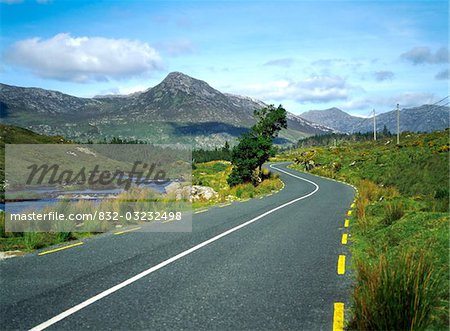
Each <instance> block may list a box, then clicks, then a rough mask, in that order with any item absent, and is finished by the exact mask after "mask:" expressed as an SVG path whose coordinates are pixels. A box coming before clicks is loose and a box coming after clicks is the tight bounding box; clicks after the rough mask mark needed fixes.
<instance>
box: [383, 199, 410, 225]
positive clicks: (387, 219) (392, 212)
mask: <svg viewBox="0 0 450 331" xmlns="http://www.w3.org/2000/svg"><path fill="white" fill-rule="evenodd" d="M403 215H405V210H404V207H403V203H401V202H398V201H392V202H388V203H387V204H386V205H385V206H384V218H383V223H384V224H385V225H391V224H392V223H394V222H395V221H397V220H399V219H401V218H402V217H403Z"/></svg>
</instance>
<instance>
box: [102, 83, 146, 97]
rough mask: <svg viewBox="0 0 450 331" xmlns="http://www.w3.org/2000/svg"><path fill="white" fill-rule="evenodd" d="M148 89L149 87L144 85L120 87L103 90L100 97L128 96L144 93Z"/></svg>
mask: <svg viewBox="0 0 450 331" xmlns="http://www.w3.org/2000/svg"><path fill="white" fill-rule="evenodd" d="M148 88H149V87H148V86H144V85H134V86H119V87H112V88H109V89H106V90H102V91H100V92H99V93H98V95H128V94H132V93H136V92H144V91H146V90H147V89H148Z"/></svg>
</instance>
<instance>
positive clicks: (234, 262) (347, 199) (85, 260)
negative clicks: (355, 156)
mask: <svg viewBox="0 0 450 331" xmlns="http://www.w3.org/2000/svg"><path fill="white" fill-rule="evenodd" d="M270 166H271V168H272V169H273V170H274V171H276V172H279V173H280V177H281V179H282V180H283V182H284V183H285V187H284V189H283V190H281V191H280V192H278V193H276V194H273V195H271V196H267V197H264V198H262V199H259V198H257V199H252V200H250V201H246V202H235V203H233V204H231V205H229V206H224V207H218V206H217V207H211V208H209V210H207V211H205V212H202V213H197V214H194V216H193V231H192V233H152V232H139V231H129V232H123V233H122V234H120V235H113V234H110V233H107V234H102V235H99V236H95V237H94V238H90V239H88V240H85V241H84V244H79V245H78V246H73V247H71V248H70V249H65V250H60V251H55V252H53V253H50V254H45V255H38V253H33V254H28V255H26V256H24V257H17V258H13V259H8V260H3V261H0V279H1V287H0V304H1V311H0V313H1V324H0V325H1V329H2V330H9V329H14V330H16V329H19V330H27V329H32V328H35V330H42V329H48V330H60V329H64V330H81V329H83V330H84V329H93V330H144V329H145V330H165V329H167V330H179V329H186V330H213V329H215V330H250V329H253V330H333V328H335V329H336V325H337V326H339V324H341V322H340V321H339V319H342V316H340V315H339V313H336V309H337V308H336V307H338V308H339V309H342V305H338V306H336V305H335V303H344V304H345V306H346V307H347V306H348V299H349V287H350V277H349V275H348V272H344V274H338V270H337V269H338V260H339V256H340V255H341V256H345V255H347V254H348V253H347V248H346V245H343V244H342V241H341V239H342V235H343V234H344V233H346V230H347V229H346V228H344V219H345V215H346V213H347V211H348V210H349V208H350V204H351V202H352V200H353V197H354V194H355V192H354V189H353V188H351V187H350V186H347V185H344V184H342V183H337V182H335V181H331V180H328V179H324V178H320V177H316V176H312V175H310V174H306V173H300V172H296V171H294V170H291V169H288V168H287V164H285V163H278V164H272V165H270ZM348 263H349V261H348V259H347V261H345V260H344V261H342V260H341V267H344V268H345V264H347V265H348Z"/></svg>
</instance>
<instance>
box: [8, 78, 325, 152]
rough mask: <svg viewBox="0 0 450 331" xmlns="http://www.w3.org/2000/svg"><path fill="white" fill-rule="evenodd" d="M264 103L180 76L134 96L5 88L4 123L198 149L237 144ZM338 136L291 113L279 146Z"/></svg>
mask: <svg viewBox="0 0 450 331" xmlns="http://www.w3.org/2000/svg"><path fill="white" fill-rule="evenodd" d="M264 106H266V104H264V103H263V102H262V101H258V100H254V99H251V98H248V97H243V96H238V95H231V94H225V93H221V92H219V91H218V90H216V89H214V88H212V87H211V86H209V85H208V84H207V83H206V82H204V81H201V80H198V79H195V78H192V77H189V76H187V75H185V74H183V73H180V72H173V73H170V74H169V75H168V76H167V77H166V78H165V79H164V80H163V81H162V82H161V83H160V84H158V85H156V86H155V87H153V88H149V89H147V90H146V91H144V92H140V93H133V94H130V95H120V96H117V95H108V96H96V97H94V98H78V97H74V96H70V95H67V94H63V93H60V92H56V91H49V90H44V89H39V88H24V87H16V86H9V85H5V84H0V118H1V119H2V121H3V122H4V123H6V124H12V125H17V126H20V127H24V128H27V129H30V130H32V131H35V132H38V133H44V134H47V135H62V136H65V137H67V138H70V139H76V140H81V141H87V140H88V139H90V140H93V141H99V140H102V139H104V138H107V139H109V138H112V137H120V138H125V139H139V140H145V141H149V142H153V143H192V144H194V145H196V146H197V147H213V146H218V145H222V144H223V143H224V142H225V141H226V140H228V141H232V140H234V139H236V138H237V137H238V136H239V135H240V134H242V133H243V132H245V131H246V130H248V128H249V127H250V126H251V125H252V124H254V118H253V111H254V110H255V109H259V108H261V107H264ZM332 131H333V130H332V129H330V128H328V127H326V126H323V125H319V124H315V123H312V122H310V121H308V120H305V119H303V118H301V117H299V116H296V115H294V114H292V113H288V129H286V130H283V131H282V132H281V134H280V138H278V143H288V142H296V141H297V140H298V139H301V138H303V137H306V136H310V135H315V134H324V133H329V132H332Z"/></svg>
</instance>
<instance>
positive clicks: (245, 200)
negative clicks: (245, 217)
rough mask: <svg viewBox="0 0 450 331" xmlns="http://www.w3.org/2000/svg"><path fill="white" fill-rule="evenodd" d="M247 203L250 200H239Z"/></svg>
mask: <svg viewBox="0 0 450 331" xmlns="http://www.w3.org/2000/svg"><path fill="white" fill-rule="evenodd" d="M247 201H250V199H244V200H241V202H247Z"/></svg>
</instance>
